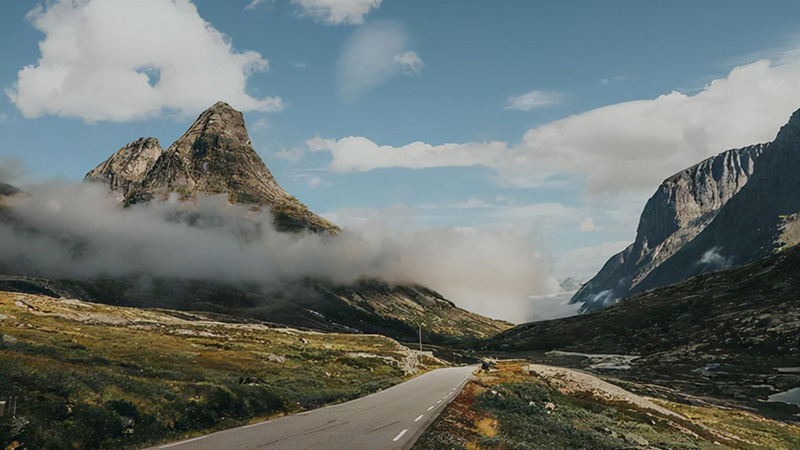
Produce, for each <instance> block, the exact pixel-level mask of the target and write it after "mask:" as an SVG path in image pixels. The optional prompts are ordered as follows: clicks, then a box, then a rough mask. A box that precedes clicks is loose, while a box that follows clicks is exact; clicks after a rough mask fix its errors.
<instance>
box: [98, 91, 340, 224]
mask: <svg viewBox="0 0 800 450" xmlns="http://www.w3.org/2000/svg"><path fill="white" fill-rule="evenodd" d="M112 158H113V157H112ZM171 194H172V195H178V196H179V197H180V198H181V199H182V200H190V199H194V198H196V197H197V196H198V195H216V194H226V195H227V196H228V200H229V201H230V202H231V203H240V204H253V205H258V206H267V207H269V208H270V209H271V211H272V213H273V214H274V216H275V225H276V227H277V228H278V229H279V230H281V231H300V230H303V229H310V230H312V231H316V232H328V233H331V234H334V233H336V232H338V230H339V228H338V227H336V225H334V224H332V223H330V222H329V221H327V220H325V219H323V218H322V217H320V216H318V215H316V214H314V213H312V212H311V211H309V210H308V208H307V207H306V206H305V205H303V204H302V203H300V201H298V200H297V199H296V198H294V197H293V196H291V195H289V194H288V193H287V192H286V191H284V190H283V188H281V187H280V186H279V185H278V183H277V181H275V178H274V177H273V176H272V174H271V173H270V171H269V169H267V167H266V166H265V165H264V162H263V161H262V160H261V158H260V157H259V156H258V154H256V152H255V150H254V149H253V146H252V144H251V143H250V138H249V137H248V135H247V129H246V128H245V124H244V117H243V116H242V113H241V112H239V111H236V110H235V109H233V108H232V107H231V106H230V105H228V104H227V103H224V102H218V103H216V104H215V105H213V106H212V107H211V108H209V109H207V110H206V111H205V112H203V113H202V114H200V117H198V118H197V120H196V121H195V122H194V124H192V126H191V127H190V128H189V129H188V130H187V131H186V133H184V134H183V136H181V137H180V138H179V139H178V140H177V141H175V143H173V144H172V145H171V146H170V147H169V148H168V149H167V150H166V151H165V152H164V153H163V154H162V155H161V156H160V157H159V158H158V160H157V161H155V164H154V165H153V166H152V168H151V169H150V170H149V171H147V173H146V175H145V176H144V178H143V179H142V181H141V183H138V184H137V185H135V186H134V187H133V188H132V189H130V190H129V192H127V194H126V196H125V202H126V204H133V203H137V202H142V201H149V200H152V199H161V200H164V199H166V198H167V197H168V196H170V195H171Z"/></svg>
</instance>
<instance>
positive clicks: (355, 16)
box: [292, 0, 381, 25]
mask: <svg viewBox="0 0 800 450" xmlns="http://www.w3.org/2000/svg"><path fill="white" fill-rule="evenodd" d="M292 3H293V4H295V5H297V6H298V8H299V9H300V14H301V15H304V16H309V17H311V18H313V19H314V20H316V21H317V22H320V23H324V24H327V25H357V24H361V23H364V16H365V15H367V14H368V13H369V12H370V11H372V10H373V9H375V8H378V7H379V6H380V5H381V0H292Z"/></svg>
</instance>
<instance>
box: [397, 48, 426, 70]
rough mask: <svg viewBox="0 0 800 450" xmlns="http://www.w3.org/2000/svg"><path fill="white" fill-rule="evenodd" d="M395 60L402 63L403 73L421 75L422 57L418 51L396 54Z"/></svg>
mask: <svg viewBox="0 0 800 450" xmlns="http://www.w3.org/2000/svg"><path fill="white" fill-rule="evenodd" d="M394 61H395V62H396V63H397V64H400V67H401V68H402V70H403V73H409V74H414V75H419V74H420V72H422V65H423V64H422V59H421V58H420V57H419V55H417V53H416V52H405V53H403V54H399V55H394Z"/></svg>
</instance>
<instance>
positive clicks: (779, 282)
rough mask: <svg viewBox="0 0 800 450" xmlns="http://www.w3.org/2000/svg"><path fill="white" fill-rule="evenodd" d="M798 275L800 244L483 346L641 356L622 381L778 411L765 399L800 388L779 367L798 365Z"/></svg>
mask: <svg viewBox="0 0 800 450" xmlns="http://www.w3.org/2000/svg"><path fill="white" fill-rule="evenodd" d="M798 267H800V246H794V247H791V248H788V249H786V250H784V251H782V252H779V253H778V254H776V255H772V256H770V257H768V258H764V259H761V260H758V261H757V262H755V263H752V264H750V265H746V266H739V267H734V268H731V269H727V270H722V271H718V272H714V273H708V274H702V275H698V276H696V277H692V278H689V279H687V280H685V281H682V282H680V283H677V284H673V285H669V286H664V287H660V288H657V289H652V290H649V291H647V292H643V293H640V294H636V295H633V296H631V297H628V298H626V299H623V300H621V301H620V302H618V303H617V304H615V305H612V306H610V307H608V308H606V309H604V310H602V311H598V312H595V313H592V314H585V315H580V316H574V317H569V318H565V319H558V320H551V321H546V322H536V323H527V324H523V325H519V326H517V327H515V328H512V329H510V330H508V331H505V332H503V333H500V334H499V335H497V336H495V337H493V338H491V339H489V340H487V341H485V342H484V343H483V344H482V345H481V347H482V348H485V349H490V350H505V351H509V352H520V351H525V352H530V351H548V350H554V349H559V350H569V351H572V352H583V353H592V354H605V355H608V354H627V355H637V356H639V358H638V359H635V360H633V361H631V360H628V364H629V365H630V366H631V368H630V369H627V370H615V371H614V373H615V376H620V377H625V378H633V379H637V380H639V381H644V382H647V383H655V384H661V385H664V386H670V387H672V388H680V389H681V390H683V391H685V392H689V393H692V394H694V395H711V396H713V397H724V398H728V399H734V400H735V401H737V402H744V403H747V404H748V405H749V406H752V407H756V408H762V407H765V408H766V407H771V406H770V405H767V404H764V403H763V400H762V401H760V400H759V398H761V399H764V398H765V397H767V396H768V395H771V394H773V393H775V392H779V391H783V390H788V389H791V388H794V387H797V386H798V385H800V373H797V372H795V371H794V370H795V369H787V370H778V369H777V368H781V367H784V368H785V367H797V365H798V364H797V362H798V361H800V270H798ZM795 420H796V419H795Z"/></svg>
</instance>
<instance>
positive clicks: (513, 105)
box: [504, 91, 564, 111]
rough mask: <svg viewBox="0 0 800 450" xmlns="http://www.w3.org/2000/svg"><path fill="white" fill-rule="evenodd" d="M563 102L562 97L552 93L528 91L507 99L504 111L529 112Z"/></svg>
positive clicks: (557, 93)
mask: <svg viewBox="0 0 800 450" xmlns="http://www.w3.org/2000/svg"><path fill="white" fill-rule="evenodd" d="M563 102H564V95H563V94H562V93H560V92H552V91H530V92H528V93H527V94H522V95H518V96H513V97H508V105H506V107H505V108H504V109H513V110H516V111H530V110H532V109H537V108H544V107H545V106H552V105H558V104H561V103H563Z"/></svg>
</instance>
